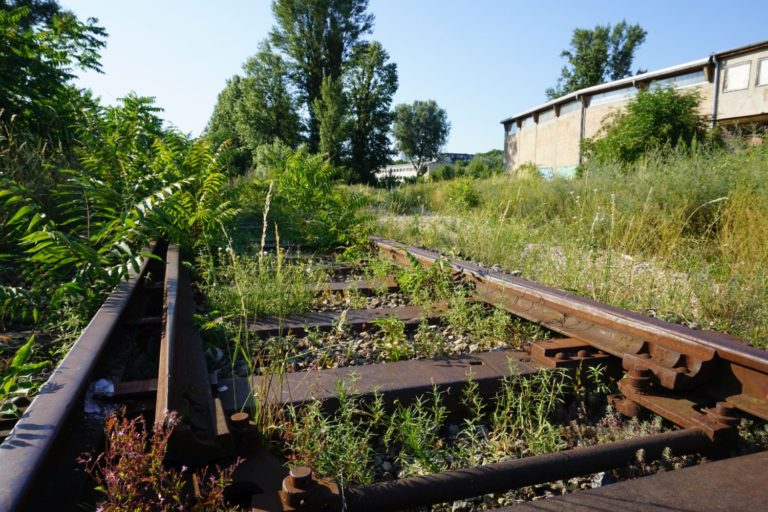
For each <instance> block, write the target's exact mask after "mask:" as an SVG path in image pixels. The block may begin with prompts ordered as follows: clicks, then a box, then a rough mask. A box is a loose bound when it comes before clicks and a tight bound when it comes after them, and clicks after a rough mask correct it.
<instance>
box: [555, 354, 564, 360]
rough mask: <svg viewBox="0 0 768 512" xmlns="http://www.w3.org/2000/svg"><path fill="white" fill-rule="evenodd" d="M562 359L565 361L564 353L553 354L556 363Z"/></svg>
mask: <svg viewBox="0 0 768 512" xmlns="http://www.w3.org/2000/svg"><path fill="white" fill-rule="evenodd" d="M563 359H565V352H558V353H556V354H555V360H556V361H562V360H563Z"/></svg>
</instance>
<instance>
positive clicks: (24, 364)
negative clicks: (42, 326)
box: [0, 335, 51, 415]
mask: <svg viewBox="0 0 768 512" xmlns="http://www.w3.org/2000/svg"><path fill="white" fill-rule="evenodd" d="M34 343H35V336H34V335H32V336H30V337H29V339H28V340H27V342H26V343H24V344H23V345H22V346H21V347H19V348H18V349H17V350H16V353H15V354H14V355H13V359H12V360H11V363H10V364H9V365H8V366H7V367H5V368H3V369H2V374H0V412H2V413H5V414H13V415H18V414H19V410H18V408H17V407H16V406H15V405H14V404H13V403H12V402H10V401H6V400H7V399H8V398H10V397H12V396H25V395H28V394H30V393H32V392H34V391H35V390H36V389H37V387H38V386H39V383H37V382H35V381H33V380H28V379H27V380H25V379H24V377H27V376H29V375H32V374H34V373H36V372H38V371H40V370H42V369H43V368H46V367H48V366H50V364H51V362H50V361H37V362H33V361H32V354H33V346H34Z"/></svg>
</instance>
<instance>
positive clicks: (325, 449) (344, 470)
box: [283, 383, 373, 485]
mask: <svg viewBox="0 0 768 512" xmlns="http://www.w3.org/2000/svg"><path fill="white" fill-rule="evenodd" d="M337 390H338V399H339V411H338V413H337V414H336V415H335V416H333V417H329V416H327V415H325V414H324V413H323V412H322V403H321V402H320V401H319V400H315V401H313V402H312V403H310V405H308V406H306V407H304V408H301V409H299V408H297V407H289V409H288V422H287V423H286V424H285V425H283V430H284V436H285V438H286V439H287V441H288V444H289V445H290V447H291V451H292V461H293V462H294V463H296V464H297V465H307V466H310V467H311V468H313V469H314V470H315V471H316V472H317V473H318V474H319V475H322V476H326V477H332V478H335V479H336V480H337V481H339V482H340V483H342V484H343V485H360V484H367V483H371V481H372V480H373V472H372V471H371V467H370V462H371V460H372V459H373V450H372V448H371V446H370V444H369V442H368V441H369V439H370V437H371V435H372V427H371V425H370V423H369V422H368V421H366V412H367V411H366V410H365V409H364V408H363V407H362V406H361V405H360V403H359V401H358V400H356V399H355V398H353V397H350V396H349V392H348V390H347V389H346V388H345V387H344V385H343V384H341V383H339V384H338V385H337Z"/></svg>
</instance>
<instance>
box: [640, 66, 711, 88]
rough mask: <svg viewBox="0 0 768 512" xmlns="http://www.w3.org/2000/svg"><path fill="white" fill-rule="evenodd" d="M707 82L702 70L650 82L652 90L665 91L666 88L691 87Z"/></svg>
mask: <svg viewBox="0 0 768 512" xmlns="http://www.w3.org/2000/svg"><path fill="white" fill-rule="evenodd" d="M706 81H707V78H706V76H705V75H704V70H701V71H694V72H693V73H686V74H684V75H678V76H671V77H669V78H663V79H661V80H654V81H653V82H651V87H652V88H659V89H665V88H667V87H677V88H680V87H688V86H691V85H698V84H702V83H704V82H706Z"/></svg>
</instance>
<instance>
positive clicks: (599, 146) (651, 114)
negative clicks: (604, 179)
mask: <svg viewBox="0 0 768 512" xmlns="http://www.w3.org/2000/svg"><path fill="white" fill-rule="evenodd" d="M699 103H700V95H699V93H698V92H681V91H678V90H676V89H673V88H671V87H669V88H666V89H658V88H657V89H652V90H640V91H639V92H638V94H637V97H636V98H634V99H633V100H632V101H630V102H629V103H628V104H627V108H626V112H616V113H614V114H612V115H610V116H609V117H608V118H607V119H606V120H605V121H604V125H603V128H602V130H601V132H600V133H599V137H597V138H594V139H587V140H586V141H585V142H584V150H585V152H586V154H587V155H588V156H589V158H591V159H594V160H598V161H603V162H606V161H618V162H624V163H630V162H635V161H637V160H638V159H639V158H640V157H642V156H643V155H646V154H648V153H649V152H650V151H652V150H656V149H661V148H667V147H668V148H674V147H677V146H678V145H683V146H690V145H692V144H696V143H698V142H700V141H702V140H704V135H705V125H704V118H703V117H702V116H701V115H700V114H699V113H698V107H699Z"/></svg>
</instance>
